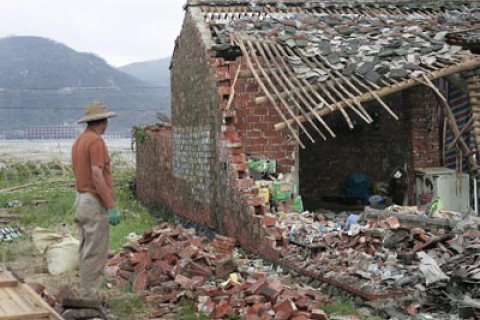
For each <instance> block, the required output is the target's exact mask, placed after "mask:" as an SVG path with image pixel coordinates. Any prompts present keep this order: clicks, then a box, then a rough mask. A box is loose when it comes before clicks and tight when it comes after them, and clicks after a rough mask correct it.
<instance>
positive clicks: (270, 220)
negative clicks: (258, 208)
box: [263, 215, 277, 228]
mask: <svg viewBox="0 0 480 320" xmlns="http://www.w3.org/2000/svg"><path fill="white" fill-rule="evenodd" d="M276 223H277V217H274V216H271V215H265V216H264V217H263V225H264V226H265V227H267V228H269V227H274V226H275V225H276Z"/></svg>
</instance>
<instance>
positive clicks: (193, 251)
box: [178, 245, 200, 259]
mask: <svg viewBox="0 0 480 320" xmlns="http://www.w3.org/2000/svg"><path fill="white" fill-rule="evenodd" d="M199 251H200V249H198V248H197V247H196V246H193V245H192V246H188V247H186V248H184V249H182V251H180V252H179V253H178V255H179V256H180V257H182V258H184V259H192V258H194V257H196V256H197V255H198V253H199Z"/></svg>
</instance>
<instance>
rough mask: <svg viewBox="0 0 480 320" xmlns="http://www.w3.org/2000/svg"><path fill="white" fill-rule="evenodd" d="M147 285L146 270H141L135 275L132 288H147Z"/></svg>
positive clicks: (138, 289)
mask: <svg viewBox="0 0 480 320" xmlns="http://www.w3.org/2000/svg"><path fill="white" fill-rule="evenodd" d="M147 285H148V274H147V272H146V271H141V272H139V273H138V274H137V276H136V277H135V281H134V282H133V288H134V289H135V290H137V291H140V290H145V289H147Z"/></svg>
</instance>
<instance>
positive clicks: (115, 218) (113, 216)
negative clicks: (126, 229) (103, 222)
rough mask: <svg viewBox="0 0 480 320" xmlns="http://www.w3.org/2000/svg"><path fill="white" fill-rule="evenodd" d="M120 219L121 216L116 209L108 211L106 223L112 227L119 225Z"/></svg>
mask: <svg viewBox="0 0 480 320" xmlns="http://www.w3.org/2000/svg"><path fill="white" fill-rule="evenodd" d="M121 218H122V215H121V213H120V211H119V210H118V209H117V208H115V209H110V210H108V223H110V224H111V225H112V226H115V225H117V224H119V223H120V219H121Z"/></svg>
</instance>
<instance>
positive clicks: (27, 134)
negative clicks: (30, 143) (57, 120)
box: [24, 123, 82, 140]
mask: <svg viewBox="0 0 480 320" xmlns="http://www.w3.org/2000/svg"><path fill="white" fill-rule="evenodd" d="M81 131H82V129H81V128H80V127H79V126H78V125H77V124H75V123H64V124H63V125H52V126H32V127H28V128H26V129H25V130H24V139H27V140H58V139H75V138H76V137H77V136H78V134H79V133H80V132H81Z"/></svg>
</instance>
